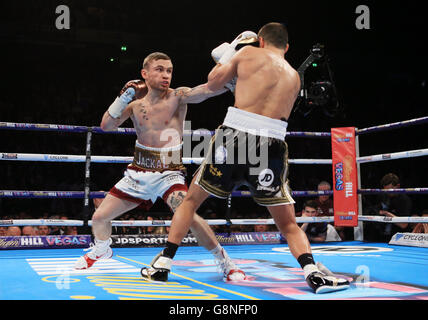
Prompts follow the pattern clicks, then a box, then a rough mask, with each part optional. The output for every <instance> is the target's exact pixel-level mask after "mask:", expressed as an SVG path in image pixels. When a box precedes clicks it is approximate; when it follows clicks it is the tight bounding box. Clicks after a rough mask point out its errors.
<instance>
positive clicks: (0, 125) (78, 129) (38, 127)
mask: <svg viewBox="0 0 428 320" xmlns="http://www.w3.org/2000/svg"><path fill="white" fill-rule="evenodd" d="M0 130H20V131H57V132H75V133H86V132H88V130H92V132H93V133H100V134H128V135H135V133H136V131H135V129H134V128H118V129H116V130H113V131H104V130H102V129H101V128H100V127H86V126H74V125H62V124H40V123H15V122H0ZM214 133H215V131H210V130H201V129H198V130H194V131H189V130H185V131H184V132H183V135H185V136H188V135H201V136H204V135H211V136H212V135H214ZM287 136H290V137H310V138H330V137H331V133H329V132H299V131H296V132H287Z"/></svg>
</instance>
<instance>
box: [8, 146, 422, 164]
mask: <svg viewBox="0 0 428 320" xmlns="http://www.w3.org/2000/svg"><path fill="white" fill-rule="evenodd" d="M0 154H1V155H2V156H1V158H0V160H7V161H40V162H86V160H87V157H86V156H84V155H67V154H37V153H10V152H0ZM425 156H428V149H419V150H410V151H403V152H396V153H385V154H378V155H371V156H364V157H358V158H357V163H360V164H362V163H372V162H381V161H388V160H398V159H408V158H417V157H425ZM133 159H134V158H133V157H127V156H91V162H94V163H131V162H132V161H133ZM203 160H204V158H183V163H184V164H201V163H202V161H203ZM288 163H290V164H301V165H312V164H319V165H331V164H332V160H331V159H289V160H288Z"/></svg>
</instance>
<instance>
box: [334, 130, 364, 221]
mask: <svg viewBox="0 0 428 320" xmlns="http://www.w3.org/2000/svg"><path fill="white" fill-rule="evenodd" d="M331 148H332V159H333V203H334V225H335V226H338V227H356V226H358V194H357V190H358V189H357V188H358V183H357V162H356V160H357V156H356V150H355V128H353V127H348V128H333V129H331Z"/></svg>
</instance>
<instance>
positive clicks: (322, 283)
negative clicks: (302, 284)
mask: <svg viewBox="0 0 428 320" xmlns="http://www.w3.org/2000/svg"><path fill="white" fill-rule="evenodd" d="M319 267H320V268H319ZM304 271H305V279H306V282H307V283H308V285H309V286H310V287H311V288H312V290H314V292H315V293H316V294H322V293H329V292H335V291H340V290H345V289H348V288H349V286H350V283H349V281H348V280H346V279H343V278H338V277H336V276H335V275H333V273H331V272H330V270H328V269H327V268H326V267H325V266H323V265H321V264H317V266H316V265H307V266H305V269H304Z"/></svg>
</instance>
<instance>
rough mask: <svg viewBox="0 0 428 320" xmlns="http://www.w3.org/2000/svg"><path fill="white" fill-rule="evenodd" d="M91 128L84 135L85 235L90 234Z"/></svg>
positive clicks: (83, 214)
mask: <svg viewBox="0 0 428 320" xmlns="http://www.w3.org/2000/svg"><path fill="white" fill-rule="evenodd" d="M92 131H93V129H92V128H88V131H87V133H86V161H85V185H84V188H85V189H84V197H83V213H82V216H83V230H84V232H85V233H88V234H91V232H90V229H89V226H88V220H89V215H90V207H89V198H90V197H89V196H90V191H91V190H90V183H91V170H90V168H91V142H92Z"/></svg>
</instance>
